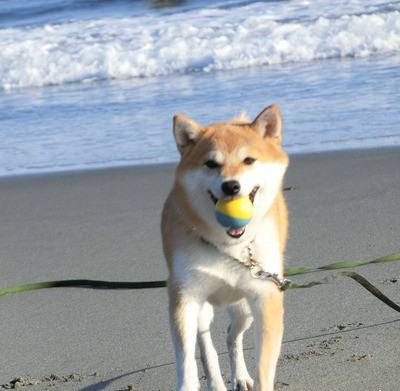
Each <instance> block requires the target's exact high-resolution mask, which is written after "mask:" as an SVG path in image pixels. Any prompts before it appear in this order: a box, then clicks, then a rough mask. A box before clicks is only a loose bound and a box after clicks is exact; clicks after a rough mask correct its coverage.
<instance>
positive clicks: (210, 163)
mask: <svg viewBox="0 0 400 391" xmlns="http://www.w3.org/2000/svg"><path fill="white" fill-rule="evenodd" d="M205 165H206V166H207V167H208V168H219V167H220V165H219V164H218V163H217V162H216V161H215V160H207V161H206V163H205Z"/></svg>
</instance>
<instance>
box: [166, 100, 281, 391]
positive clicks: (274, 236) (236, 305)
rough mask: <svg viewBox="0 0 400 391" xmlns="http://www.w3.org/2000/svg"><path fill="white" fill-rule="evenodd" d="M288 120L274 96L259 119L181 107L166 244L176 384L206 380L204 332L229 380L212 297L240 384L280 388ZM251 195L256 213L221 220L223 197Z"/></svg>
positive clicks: (209, 370) (213, 375) (211, 365)
mask: <svg viewBox="0 0 400 391" xmlns="http://www.w3.org/2000/svg"><path fill="white" fill-rule="evenodd" d="M281 127H282V121H281V116H280V113H279V109H278V107H277V106H276V105H272V106H269V107H267V108H266V109H265V110H263V111H262V112H261V113H260V114H259V115H258V116H257V117H256V119H255V120H254V121H252V122H250V121H246V120H243V119H234V120H231V121H227V122H222V123H215V124H211V125H209V126H205V127H203V126H201V125H199V124H198V123H197V122H195V121H194V120H192V119H190V118H188V117H185V116H183V115H176V116H175V117H174V125H173V131H174V137H175V141H176V144H177V147H178V150H179V152H180V154H181V160H180V163H179V164H178V167H177V169H176V175H175V183H174V185H173V188H172V190H171V193H170V195H169V197H168V199H167V201H166V203H165V206H164V210H163V214H162V238H163V250H164V254H165V257H166V260H167V264H168V268H169V278H168V292H169V313H170V325H171V334H172V340H173V344H174V348H175V355H176V363H177V374H178V382H177V390H179V391H192V390H196V391H197V390H200V383H199V379H198V373H197V365H196V360H195V345H196V340H198V342H199V346H200V351H201V358H202V362H203V366H204V370H205V373H206V375H207V381H208V389H209V390H215V391H222V390H226V387H225V384H224V381H223V379H222V376H221V373H220V369H219V363H218V355H217V352H216V350H215V348H214V346H213V344H212V341H211V336H210V324H211V321H212V319H213V305H222V306H225V307H226V308H227V312H228V314H229V317H230V320H231V323H230V325H229V328H228V336H227V345H228V351H229V359H230V366H231V380H232V390H235V391H239V390H241V391H244V390H257V391H272V390H273V388H274V376H275V368H276V364H277V360H278V356H279V353H280V348H281V340H282V334H283V292H282V290H281V288H282V286H283V285H284V284H285V281H284V280H283V277H282V275H283V262H282V258H283V251H284V247H285V242H286V232H287V226H288V220H287V210H286V206H285V201H284V198H283V195H282V190H281V187H282V180H283V176H284V173H285V171H286V168H287V165H288V157H287V155H286V154H285V152H284V151H283V150H282V148H281V146H280V143H281ZM243 196H248V197H249V198H250V200H251V202H252V203H253V217H252V219H251V221H250V222H249V223H248V225H247V226H245V227H244V228H239V229H237V228H236V229H230V228H225V227H223V226H222V225H220V224H218V222H217V220H216V217H215V215H214V206H215V204H216V202H217V201H218V200H221V199H222V200H225V199H236V198H238V197H243ZM253 320H254V327H255V335H256V344H255V346H256V359H257V371H256V375H255V379H254V381H253V379H252V378H251V377H250V375H249V373H248V371H247V369H246V365H245V362H244V357H243V333H244V331H245V330H246V329H247V328H248V327H249V326H250V325H251V323H252V322H253Z"/></svg>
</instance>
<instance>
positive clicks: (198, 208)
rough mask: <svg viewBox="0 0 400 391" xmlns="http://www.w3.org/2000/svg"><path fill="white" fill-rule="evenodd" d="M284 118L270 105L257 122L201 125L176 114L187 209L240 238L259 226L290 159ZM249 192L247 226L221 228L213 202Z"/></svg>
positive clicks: (216, 230) (179, 175) (180, 181)
mask: <svg viewBox="0 0 400 391" xmlns="http://www.w3.org/2000/svg"><path fill="white" fill-rule="evenodd" d="M281 128H282V120H281V116H280V113H279V109H278V107H277V106H276V105H272V106H269V107H267V108H266V109H265V110H263V111H262V112H261V113H260V114H259V115H258V116H257V117H256V119H255V120H254V121H253V122H250V121H247V122H246V121H243V120H235V119H234V120H232V121H228V122H221V123H215V124H211V125H209V126H205V127H203V126H201V125H199V124H198V123H197V122H195V121H193V120H192V119H190V118H188V117H185V116H183V115H176V116H175V117H174V137H175V141H176V144H177V147H178V150H179V152H180V154H181V161H180V163H179V165H178V168H177V182H178V184H179V185H180V186H181V188H182V191H183V192H184V193H185V200H186V202H185V203H187V205H186V206H187V208H190V209H191V210H192V211H194V212H195V213H196V215H197V217H199V218H200V219H201V220H203V222H205V223H206V225H207V226H208V229H211V231H212V232H213V234H217V235H218V233H221V232H223V235H225V237H226V234H228V236H229V238H234V239H237V238H239V237H241V236H243V235H244V233H245V231H246V230H251V227H253V229H255V228H256V225H257V223H259V222H260V220H261V219H263V218H264V216H265V214H266V213H267V212H268V210H269V209H270V207H271V205H272V204H273V202H274V200H275V198H276V197H277V194H278V193H279V191H280V188H281V183H282V178H283V175H284V172H285V170H286V167H287V165H288V157H287V155H286V154H285V153H284V151H283V150H282V148H281V146H280V143H281V138H282V137H281ZM243 196H249V197H250V199H251V201H252V202H253V219H252V221H251V222H250V224H249V225H248V228H247V227H246V229H239V230H228V231H226V234H225V232H224V228H223V227H221V226H219V225H218V223H217V221H216V219H215V216H214V206H215V203H216V202H217V201H218V200H219V199H228V198H238V197H243Z"/></svg>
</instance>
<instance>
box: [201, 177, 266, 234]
mask: <svg viewBox="0 0 400 391" xmlns="http://www.w3.org/2000/svg"><path fill="white" fill-rule="evenodd" d="M233 182H236V181H228V182H224V183H223V184H222V189H223V191H224V193H225V194H227V193H228V192H229V189H230V188H231V189H233V188H234V189H237V188H239V191H240V184H239V183H238V182H237V185H236V184H235V183H233ZM228 183H229V184H228ZM224 184H225V186H224ZM237 186H239V187H237ZM224 187H225V189H224ZM259 188H260V187H259V186H255V187H254V188H253V190H252V191H251V192H250V194H249V199H250V201H251V203H252V204H253V205H254V199H255V197H256V194H257V192H258V190H259ZM225 190H227V191H225ZM239 191H234V194H237V193H238V192H239ZM208 193H209V194H210V197H211V200H212V201H213V203H214V205H216V203H217V202H218V198H217V197H216V196H215V195H214V194H213V193H212V191H211V190H208ZM234 194H231V195H230V196H231V197H232V196H233V195H234ZM245 231H246V227H243V228H239V229H228V230H227V231H226V233H227V234H228V235H229V236H230V237H231V238H234V239H238V238H240V237H241V236H242V235H243V234H244V233H245Z"/></svg>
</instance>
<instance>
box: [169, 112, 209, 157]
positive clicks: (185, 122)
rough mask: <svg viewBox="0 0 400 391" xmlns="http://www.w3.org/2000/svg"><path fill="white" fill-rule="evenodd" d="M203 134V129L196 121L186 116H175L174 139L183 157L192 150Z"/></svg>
mask: <svg viewBox="0 0 400 391" xmlns="http://www.w3.org/2000/svg"><path fill="white" fill-rule="evenodd" d="M202 134H203V127H202V126H201V125H199V124H198V123H197V122H196V121H193V120H192V119H190V118H188V117H186V116H184V115H180V114H178V115H175V116H174V137H175V142H176V146H177V147H178V150H179V152H180V154H181V155H183V154H184V153H185V152H186V151H187V150H188V149H190V148H191V147H192V146H193V145H194V144H195V143H196V141H197V140H198V139H199V138H200V136H201V135H202Z"/></svg>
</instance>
